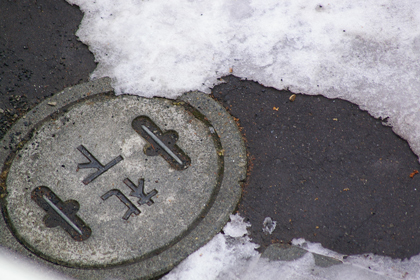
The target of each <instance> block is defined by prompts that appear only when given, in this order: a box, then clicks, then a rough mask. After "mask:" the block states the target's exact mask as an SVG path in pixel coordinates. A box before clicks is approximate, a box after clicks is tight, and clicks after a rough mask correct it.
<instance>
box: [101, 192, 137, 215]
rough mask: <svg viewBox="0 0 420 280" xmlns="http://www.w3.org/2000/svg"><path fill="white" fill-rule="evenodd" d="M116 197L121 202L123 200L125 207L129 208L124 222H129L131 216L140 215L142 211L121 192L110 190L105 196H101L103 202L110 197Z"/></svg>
mask: <svg viewBox="0 0 420 280" xmlns="http://www.w3.org/2000/svg"><path fill="white" fill-rule="evenodd" d="M113 195H115V196H116V197H118V199H119V200H121V202H122V203H124V205H125V206H127V207H128V210H127V211H126V212H125V214H124V216H123V217H122V218H123V219H124V220H128V218H130V216H131V214H133V213H134V214H136V215H138V214H140V210H139V209H137V207H136V206H135V205H134V204H133V203H132V202H131V201H130V200H128V198H127V197H126V196H125V195H124V194H123V193H122V192H121V191H120V190H116V189H113V190H110V191H108V192H106V193H105V194H104V195H103V196H101V198H102V200H107V199H108V198H109V197H111V196H113Z"/></svg>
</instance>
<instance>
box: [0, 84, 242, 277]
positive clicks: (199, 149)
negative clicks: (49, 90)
mask: <svg viewBox="0 0 420 280" xmlns="http://www.w3.org/2000/svg"><path fill="white" fill-rule="evenodd" d="M110 91H112V88H111V87H110V86H109V79H101V80H98V81H94V82H90V83H87V84H83V85H79V86H75V87H73V88H71V89H66V90H64V91H63V92H61V93H58V94H56V95H54V96H53V97H52V98H50V99H48V100H46V101H45V102H43V103H41V104H40V105H38V106H37V107H35V108H34V109H33V110H32V111H31V112H29V113H28V114H27V115H26V116H24V117H23V118H22V119H20V120H19V121H18V122H17V123H16V124H15V126H13V127H12V129H10V130H9V131H8V133H7V135H6V136H5V137H4V138H3V139H2V143H1V146H2V147H6V148H3V149H2V150H1V153H0V159H1V162H2V163H3V169H2V177H1V179H2V180H1V187H2V193H1V195H2V197H3V199H2V206H3V207H2V209H3V214H4V216H5V220H6V223H4V221H2V222H1V225H0V231H1V237H0V244H1V245H3V246H6V247H9V248H12V249H13V250H15V251H18V252H21V253H23V254H24V255H27V256H33V255H32V254H35V255H37V256H39V257H41V258H42V259H41V258H38V257H35V256H33V257H32V259H33V260H34V261H37V262H40V263H42V264H44V265H47V266H50V267H51V268H53V269H55V270H58V271H61V272H63V273H65V274H67V275H70V276H73V277H76V278H78V279H106V278H117V279H143V278H144V279H147V278H151V277H155V276H157V275H159V274H161V273H163V272H165V271H167V270H169V269H171V268H172V267H173V266H175V265H176V264H177V263H179V262H180V261H181V260H182V259H184V258H185V257H186V256H188V255H189V254H190V253H192V252H194V251H195V250H196V249H198V248H199V247H201V246H203V245H204V244H205V243H206V242H208V241H209V240H210V239H211V238H212V237H213V236H214V235H215V234H216V233H217V232H219V231H220V229H221V228H222V227H223V226H224V224H225V223H226V222H227V221H228V219H229V214H231V213H232V212H233V211H234V209H235V207H236V205H237V203H238V201H239V197H240V194H241V186H240V182H241V181H243V180H244V179H245V174H246V162H247V159H246V153H245V148H244V145H243V141H242V138H241V135H240V133H239V131H238V128H237V126H236V124H235V122H234V121H233V119H232V118H231V117H230V115H229V114H228V113H227V112H226V111H225V110H224V109H223V108H222V107H221V106H220V105H218V104H217V103H216V102H215V101H213V100H212V99H211V98H209V97H208V96H206V95H204V94H202V93H198V92H192V93H187V94H185V95H184V96H183V97H182V98H181V99H180V100H176V101H173V100H172V101H171V100H166V99H159V98H155V99H146V98H140V97H136V96H118V97H115V96H114V95H113V94H112V93H110ZM107 92H108V93H107ZM139 116H147V117H148V118H149V119H150V120H152V121H153V123H154V125H155V126H154V127H149V128H150V130H149V132H150V133H152V134H153V135H155V137H157V138H160V139H161V140H162V141H163V142H165V141H167V142H165V143H166V144H168V145H167V149H169V150H170V151H171V149H172V150H173V151H175V154H176V153H177V151H178V150H176V149H175V148H174V146H171V145H173V143H171V141H172V140H176V145H177V147H178V148H179V149H180V151H182V153H181V154H179V156H180V158H182V161H184V159H186V158H187V157H188V158H189V159H190V162H189V163H188V164H186V165H185V166H184V167H183V168H182V169H176V168H174V167H173V166H172V165H171V162H170V160H168V157H166V158H165V157H164V156H161V155H159V154H153V153H150V151H149V152H148V151H147V149H150V148H151V147H152V148H154V146H153V145H155V146H156V143H157V142H153V141H152V140H150V139H149V140H148V139H146V138H145V137H144V135H143V136H142V135H140V134H139V133H138V131H136V130H135V129H134V128H133V125H132V121H133V120H134V119H136V118H138V117H139ZM147 130H148V129H147ZM158 130H160V132H159V131H158ZM144 131H146V130H144ZM174 131H175V132H176V133H174ZM156 135H157V136H156ZM165 135H166V136H165ZM168 135H169V136H173V139H172V138H168V137H169V136H168ZM153 139H154V138H153ZM171 139H172V140H171ZM156 141H159V140H156ZM163 142H161V143H160V144H159V145H161V146H165V143H163ZM81 146H83V147H84V149H83V148H81ZM168 147H169V148H168ZM171 147H172V148H171ZM178 148H177V149H178ZM161 150H162V149H161ZM170 151H169V153H170ZM184 155H186V156H187V157H184ZM170 157H174V158H177V157H176V155H172V156H170ZM170 157H169V158H170ZM113 160H114V161H113ZM177 160H178V161H181V159H179V158H178V159H177ZM90 162H97V164H98V165H96V167H95V166H93V165H92V163H90ZM111 163H112V164H111ZM94 173H98V174H99V176H97V177H96V178H94V179H93V180H90V181H89V180H88V181H89V182H88V181H86V179H87V178H89V177H90V176H91V175H92V174H94ZM91 178H92V177H91ZM128 180H129V181H131V182H129V181H128ZM142 188H143V189H142ZM45 190H47V192H45ZM42 191H44V192H42ZM130 209H131V210H132V211H131V212H130V211H129V210H130ZM127 211H128V212H127ZM6 224H7V225H6ZM11 232H13V236H12V234H11ZM85 233H86V234H85ZM82 235H83V236H82ZM14 238H16V239H17V240H18V241H19V242H16V240H14ZM21 244H23V245H24V246H22V245H21ZM24 247H26V248H27V249H29V251H27V250H26V249H24ZM53 263H55V264H59V265H55V264H53ZM80 268H83V269H80ZM96 268H106V269H96Z"/></svg>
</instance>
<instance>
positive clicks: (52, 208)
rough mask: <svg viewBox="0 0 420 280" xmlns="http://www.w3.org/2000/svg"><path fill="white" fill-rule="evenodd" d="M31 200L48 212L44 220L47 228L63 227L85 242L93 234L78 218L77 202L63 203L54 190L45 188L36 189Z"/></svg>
mask: <svg viewBox="0 0 420 280" xmlns="http://www.w3.org/2000/svg"><path fill="white" fill-rule="evenodd" d="M31 198H32V200H33V201H35V203H36V204H38V206H39V207H41V208H42V209H44V210H45V212H47V215H45V216H44V219H43V221H44V224H45V226H47V227H49V228H52V227H56V226H61V227H62V228H63V229H64V230H65V231H66V232H67V233H68V234H70V236H71V237H72V238H73V239H74V240H76V241H84V240H86V239H88V238H89V237H90V235H91V234H92V230H91V229H90V228H89V227H88V226H87V225H86V224H85V222H83V220H82V219H80V218H79V217H78V216H76V213H77V211H78V210H79V207H80V205H79V203H78V202H77V201H76V200H67V201H66V202H63V201H62V200H61V199H60V198H59V197H58V196H57V195H56V194H55V193H54V192H53V191H52V190H50V189H49V188H48V187H44V186H41V187H37V188H35V189H34V190H33V191H32V194H31Z"/></svg>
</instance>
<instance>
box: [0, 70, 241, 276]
mask: <svg viewBox="0 0 420 280" xmlns="http://www.w3.org/2000/svg"><path fill="white" fill-rule="evenodd" d="M110 82H111V80H110V79H109V78H103V79H98V80H95V81H92V82H89V83H85V84H81V85H77V86H74V87H71V88H67V89H65V90H64V91H62V92H60V93H57V94H56V95H54V96H53V97H51V98H49V99H47V100H45V101H43V102H42V103H41V104H39V105H38V106H36V107H35V108H34V109H33V110H31V111H30V112H28V113H27V114H26V116H25V118H21V119H20V120H19V121H18V122H17V123H16V124H15V125H14V126H13V127H12V128H11V129H10V130H9V131H8V132H7V134H6V135H5V136H4V138H3V139H2V140H1V142H0V145H1V146H0V147H1V150H0V162H1V163H2V167H3V169H2V174H1V177H0V178H1V179H2V180H1V181H0V191H1V194H2V197H4V193H3V190H4V188H5V185H4V181H5V180H3V179H5V177H6V176H7V174H5V173H4V172H3V170H4V166H5V165H8V164H10V162H7V161H8V156H9V154H10V152H11V151H14V150H16V149H18V148H21V147H20V146H19V145H21V142H22V140H23V137H24V136H26V135H28V134H29V133H30V131H32V130H33V129H34V127H35V125H36V124H37V123H39V122H40V121H41V120H43V119H44V118H46V117H48V116H49V115H51V114H52V113H54V112H55V111H57V109H58V108H62V107H64V106H66V105H67V104H69V103H72V102H75V101H77V100H79V99H81V98H84V97H87V96H89V95H96V94H99V93H104V92H112V91H113V88H112V87H111V86H110ZM178 100H179V101H180V102H186V103H188V104H190V105H191V106H192V107H193V108H195V109H197V110H198V111H199V112H200V113H201V114H203V116H204V117H205V119H206V120H207V121H208V122H209V123H210V124H211V126H212V127H213V128H214V129H215V130H216V131H217V133H218V135H219V137H220V142H221V143H222V146H223V150H224V151H223V153H224V156H225V162H224V178H223V180H222V183H221V186H220V190H219V194H218V196H217V197H216V199H215V202H214V203H213V206H212V207H211V208H210V210H209V212H208V213H207V215H206V217H205V218H203V219H202V220H201V222H200V223H199V224H198V225H197V226H196V227H195V228H194V229H193V230H192V231H191V232H190V233H189V234H187V235H186V236H185V237H184V238H183V239H182V240H180V241H178V242H177V243H176V244H175V245H173V246H172V247H170V248H168V249H167V250H165V251H163V252H161V253H160V254H158V255H156V256H152V257H150V258H149V259H146V260H141V261H139V262H135V263H131V264H128V265H125V266H122V267H118V266H117V267H113V268H109V269H105V270H97V269H96V270H95V269H83V270H82V272H81V271H78V275H80V273H82V274H83V275H85V276H84V277H83V278H86V279H90V278H93V277H99V276H100V277H113V276H115V275H117V274H120V273H126V274H127V275H136V277H141V278H143V277H145V278H148V277H154V276H156V275H159V274H161V273H163V272H165V271H167V270H169V269H171V268H172V267H174V266H175V265H176V264H177V263H179V262H180V261H182V260H183V259H184V258H185V257H187V256H188V255H189V254H191V253H192V252H194V251H195V250H197V249H198V248H200V247H201V246H203V245H204V244H205V243H207V242H208V241H209V240H210V239H211V238H213V236H214V235H215V234H217V233H218V232H219V231H220V230H221V229H222V227H223V226H224V225H225V224H226V222H227V221H228V220H229V215H230V214H231V213H232V212H233V211H234V209H235V207H236V205H237V203H238V201H239V199H240V195H241V182H242V181H244V179H245V177H246V163H247V158H246V150H245V146H244V143H243V139H242V136H241V134H240V132H239V130H238V127H237V126H236V124H235V122H234V121H233V119H232V117H231V116H230V115H229V114H228V113H227V112H226V110H225V109H224V108H223V107H222V106H221V105H219V104H218V103H217V102H216V101H214V100H213V99H211V98H210V97H209V96H208V95H206V94H203V93H200V92H189V93H185V94H183V95H182V96H181V97H179V98H178ZM28 121H29V122H30V123H29V124H28ZM3 147H8V149H5V148H3ZM3 205H4V203H2V207H3ZM0 233H2V234H1V236H2V237H0V244H2V245H3V246H6V247H9V248H11V249H14V250H16V251H19V252H21V253H23V254H28V252H27V251H25V249H24V248H23V247H22V246H21V245H20V244H19V243H17V242H16V240H15V239H14V237H13V236H12V235H11V233H10V231H9V229H8V228H6V224H5V222H4V219H1V221H0ZM37 260H38V261H39V262H41V263H44V264H45V265H47V266H50V267H52V268H53V269H56V270H59V271H62V272H64V273H65V274H68V275H73V274H74V273H75V271H74V269H73V271H72V269H71V268H68V267H65V266H56V265H54V264H52V263H50V262H48V261H45V260H42V259H37Z"/></svg>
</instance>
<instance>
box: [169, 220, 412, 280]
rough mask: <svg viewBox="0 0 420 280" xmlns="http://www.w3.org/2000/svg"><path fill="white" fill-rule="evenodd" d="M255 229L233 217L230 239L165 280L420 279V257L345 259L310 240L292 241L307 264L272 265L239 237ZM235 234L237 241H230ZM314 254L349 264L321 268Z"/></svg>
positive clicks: (220, 239) (221, 237)
mask: <svg viewBox="0 0 420 280" xmlns="http://www.w3.org/2000/svg"><path fill="white" fill-rule="evenodd" d="M249 226H251V225H250V224H249V223H245V222H244V221H243V218H242V217H240V216H239V215H238V214H237V215H231V222H229V223H228V224H227V225H226V226H225V228H224V229H223V232H224V233H219V234H218V235H216V237H214V238H213V239H212V240H211V241H210V242H209V243H208V244H207V245H206V246H204V247H202V248H200V249H199V250H198V251H196V252H195V253H194V254H192V255H190V256H189V257H188V258H187V259H185V260H184V261H183V262H181V264H180V265H178V266H177V267H176V268H175V269H173V270H172V271H171V272H170V273H169V274H167V275H166V276H165V277H164V278H163V280H181V279H200V280H201V279H202V280H214V279H223V280H239V279H240V280H251V279H264V280H278V279H282V280H284V279H293V280H300V279H302V280H304V279H305V280H309V279H311V280H312V279H313V280H318V279H319V280H321V279H328V280H330V279H336V280H348V279H355V280H375V279H378V280H379V279H381V280H385V279H386V280H388V279H389V280H391V279H410V280H414V279H420V270H419V265H420V256H415V257H413V258H411V260H410V261H407V260H405V261H401V260H393V259H391V258H388V257H383V256H375V255H371V254H364V255H357V256H344V255H342V254H339V253H336V252H333V251H331V250H328V249H325V248H323V247H322V246H321V244H319V243H311V242H307V241H305V240H304V239H294V240H293V241H292V244H293V245H295V246H298V247H301V248H303V249H305V250H307V251H308V252H309V253H306V254H305V255H304V256H303V257H302V258H300V259H297V260H295V261H269V260H268V259H266V258H262V257H261V255H260V254H259V253H257V251H255V249H256V248H257V247H258V245H256V244H254V243H252V240H251V239H250V238H249V237H248V236H247V235H244V236H242V235H241V236H238V235H237V234H236V233H237V232H242V231H243V228H244V227H249ZM235 228H236V230H235ZM227 229H228V230H227ZM229 232H232V233H233V234H234V236H231V235H229ZM311 253H316V254H319V255H323V256H327V257H330V258H334V259H337V260H340V261H342V262H343V264H340V265H333V266H331V267H328V268H323V267H319V266H316V265H315V260H314V256H313V255H312V254H311Z"/></svg>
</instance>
